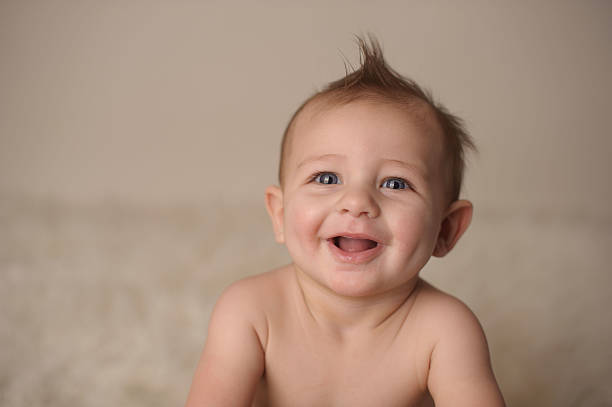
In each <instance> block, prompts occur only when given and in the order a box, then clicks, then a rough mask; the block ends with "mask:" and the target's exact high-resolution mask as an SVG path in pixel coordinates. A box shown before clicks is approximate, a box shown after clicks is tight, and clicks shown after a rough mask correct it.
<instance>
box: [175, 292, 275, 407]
mask: <svg viewBox="0 0 612 407" xmlns="http://www.w3.org/2000/svg"><path fill="white" fill-rule="evenodd" d="M251 293H252V290H249V287H248V285H247V284H246V282H245V281H240V282H238V283H235V284H234V285H232V286H230V287H229V288H228V289H227V290H226V291H225V292H224V293H223V294H222V295H221V298H219V300H218V301H217V304H216V305H215V308H214V310H213V313H212V316H211V319H210V323H209V325H208V336H207V339H206V345H205V347H204V351H203V353H202V357H201V359H200V362H199V364H198V367H197V369H196V372H195V375H194V378H193V383H192V385H191V390H190V392H189V397H188V399H187V404H186V407H196V406H250V405H251V403H252V400H253V396H254V394H255V390H256V387H257V383H258V381H259V379H260V378H261V376H262V374H263V371H264V351H263V348H262V345H261V341H260V339H259V336H258V333H257V331H256V329H255V326H256V324H257V320H258V315H257V313H256V308H255V307H253V304H252V302H253V301H252V298H253V296H252V295H251Z"/></svg>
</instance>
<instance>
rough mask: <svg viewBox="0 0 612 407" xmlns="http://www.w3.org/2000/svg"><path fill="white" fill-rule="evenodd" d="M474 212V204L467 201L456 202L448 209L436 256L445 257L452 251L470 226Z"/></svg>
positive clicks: (439, 236)
mask: <svg viewBox="0 0 612 407" xmlns="http://www.w3.org/2000/svg"><path fill="white" fill-rule="evenodd" d="M473 210H474V208H473V206H472V203H471V202H470V201H466V200H459V201H455V202H453V203H452V204H451V205H450V206H449V207H448V209H447V211H446V216H445V217H444V220H443V221H442V225H441V226H440V232H439V233H438V241H437V242H436V247H435V248H434V251H433V255H434V256H436V257H443V256H445V255H446V254H447V253H448V252H450V251H451V249H452V248H453V247H454V246H455V244H456V243H457V241H458V240H459V238H460V237H461V235H463V233H464V232H465V231H466V230H467V228H468V226H470V222H471V220H472V212H473Z"/></svg>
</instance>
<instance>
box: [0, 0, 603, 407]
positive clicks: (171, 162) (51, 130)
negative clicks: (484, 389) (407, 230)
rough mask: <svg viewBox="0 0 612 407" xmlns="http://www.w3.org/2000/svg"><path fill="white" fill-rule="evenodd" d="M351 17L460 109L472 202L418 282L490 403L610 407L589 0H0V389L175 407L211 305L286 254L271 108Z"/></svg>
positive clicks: (278, 115) (275, 113) (299, 95)
mask: <svg viewBox="0 0 612 407" xmlns="http://www.w3.org/2000/svg"><path fill="white" fill-rule="evenodd" d="M365 32H373V33H375V34H376V35H377V36H378V37H379V39H380V40H381V42H382V43H383V47H384V50H385V52H386V55H387V58H388V60H389V62H390V63H391V64H392V65H393V66H394V67H395V68H396V69H397V70H398V71H400V72H402V73H404V74H405V75H408V76H411V77H413V78H414V79H416V80H417V81H419V82H420V83H421V84H422V85H424V86H425V87H427V88H430V89H431V90H432V91H433V92H434V95H435V96H436V98H437V99H439V100H441V101H443V102H444V103H445V104H446V105H447V106H448V107H449V109H450V110H451V111H453V112H455V113H457V114H459V115H461V116H463V117H464V118H465V119H466V121H467V124H468V126H469V128H470V130H471V132H472V134H473V135H474V137H475V139H476V141H477V143H478V145H479V147H480V154H479V155H478V156H474V157H472V159H471V162H470V168H469V172H468V174H467V188H466V196H467V197H469V198H470V199H472V200H473V202H474V204H475V207H476V213H475V220H474V222H473V224H472V227H471V229H470V230H469V231H468V234H467V235H466V237H465V238H464V240H463V241H462V242H461V243H460V245H459V247H458V248H457V249H456V251H455V252H454V253H452V254H451V255H450V256H449V257H448V258H446V259H443V260H435V261H432V262H430V264H429V265H428V266H427V267H426V269H425V270H424V271H423V276H424V277H425V278H426V279H428V280H430V281H431V282H433V283H434V284H436V285H438V286H440V287H441V288H443V289H445V290H447V291H449V292H451V293H453V294H455V295H457V296H458V297H460V298H462V299H463V300H464V301H465V302H466V303H467V304H468V305H470V306H471V307H472V308H473V309H474V311H475V312H476V313H477V314H478V316H479V317H480V319H481V321H482V324H483V325H484V327H485V329H486V331H487V334H488V338H489V341H490V346H491V352H492V359H493V363H494V367H495V370H496V373H497V376H498V379H499V382H500V385H501V387H502V390H503V392H504V394H505V397H506V399H507V401H508V404H509V405H512V406H604V405H608V406H610V405H612V390H611V389H612V388H611V387H610V385H609V383H610V382H611V381H612V362H611V361H612V352H611V350H610V349H611V346H612V340H611V339H612V332H611V328H610V325H611V324H610V316H609V313H610V308H611V307H612V299H611V298H610V291H611V290H610V287H611V286H612V278H611V274H612V273H611V270H610V266H609V258H608V257H607V255H608V254H609V252H610V250H611V249H612V211H611V209H610V198H612V187H611V183H610V181H609V175H610V173H611V170H612V164H610V161H609V159H608V157H609V156H610V154H611V153H612V134H611V130H612V126H611V124H610V113H611V110H610V107H611V104H610V101H609V98H610V95H612V80H611V79H610V73H611V72H612V51H611V50H612V47H611V46H610V44H611V43H612V3H611V2H608V1H582V2H558V1H555V2H510V1H507V2H489V1H462V2H456V1H435V2H428V1H404V2H400V1H398V2H394V1H382V2H366V1H353V2H349V1H334V2H329V3H327V2H306V1H304V2H282V1H261V2H254V1H253V2H247V1H244V2H221V1H210V2H206V1H147V2H145V1H142V2H137V1H109V2H106V1H97V2H84V1H73V2H60V1H17V0H15V1H7V0H3V1H0V404H1V405H6V406H39V405H40V406H42V405H45V406H46V405H57V406H67V405H74V406H102V405H124V406H127V405H130V406H136V405H142V406H144V405H147V406H156V405H159V406H162V405H181V404H182V403H183V401H184V399H185V396H186V393H187V390H188V387H189V384H190V380H191V375H192V373H193V369H194V367H195V363H196V362H197V358H198V355H199V352H200V350H201V346H202V344H203V341H204V339H205V335H206V323H207V319H208V315H209V312H210V309H211V306H212V304H213V303H214V300H215V298H216V296H217V295H218V294H219V293H220V291H221V290H222V289H223V287H224V286H226V285H227V284H228V283H229V282H231V281H233V280H234V279H236V278H239V277H240V276H245V275H248V274H251V273H257V272H261V271H265V270H268V269H270V268H272V267H274V266H276V265H280V264H282V263H284V262H286V261H288V257H287V255H286V254H285V252H284V249H283V248H282V247H279V246H277V245H276V244H275V243H274V242H273V238H272V233H271V228H270V226H269V225H268V221H267V219H266V218H265V213H264V207H263V201H262V198H263V189H264V187H265V186H266V185H268V184H270V183H273V182H274V181H275V177H276V166H277V154H278V144H279V141H280V136H281V132H282V130H283V128H284V126H285V124H286V121H287V120H288V118H289V116H290V114H291V113H292V112H293V111H294V109H295V108H296V107H297V106H298V105H299V104H300V103H301V101H302V100H303V99H304V98H305V97H307V96H308V95H310V94H311V93H312V92H313V91H314V90H316V89H318V88H319V87H321V86H322V85H323V84H325V83H326V82H328V81H330V80H333V79H336V78H337V77H339V76H340V75H341V74H342V73H343V72H344V67H343V62H342V54H344V55H346V57H347V58H348V59H349V60H351V61H356V59H357V56H356V49H355V46H354V43H353V39H352V34H354V33H365Z"/></svg>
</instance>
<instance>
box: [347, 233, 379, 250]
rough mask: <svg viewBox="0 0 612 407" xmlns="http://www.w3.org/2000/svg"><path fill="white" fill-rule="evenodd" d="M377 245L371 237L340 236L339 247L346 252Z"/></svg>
mask: <svg viewBox="0 0 612 407" xmlns="http://www.w3.org/2000/svg"><path fill="white" fill-rule="evenodd" d="M374 246H376V242H374V241H373V240H369V239H353V238H350V237H344V236H340V237H338V247H339V248H341V249H342V250H344V251H345V252H362V251H364V250H368V249H371V248H373V247H374Z"/></svg>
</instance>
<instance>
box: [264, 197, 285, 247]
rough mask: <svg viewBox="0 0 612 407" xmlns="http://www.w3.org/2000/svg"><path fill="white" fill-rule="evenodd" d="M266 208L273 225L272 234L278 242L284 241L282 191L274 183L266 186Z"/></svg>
mask: <svg viewBox="0 0 612 407" xmlns="http://www.w3.org/2000/svg"><path fill="white" fill-rule="evenodd" d="M266 209H267V210H268V215H270V220H272V226H273V227H274V236H275V237H276V241H277V242H278V243H285V234H284V228H283V191H282V190H281V189H280V187H278V186H276V185H271V186H269V187H268V188H266Z"/></svg>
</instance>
